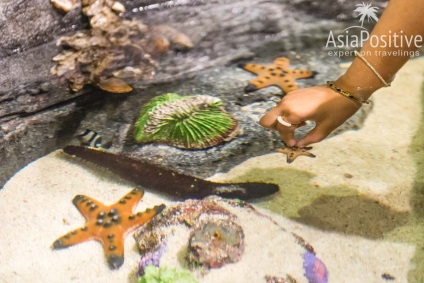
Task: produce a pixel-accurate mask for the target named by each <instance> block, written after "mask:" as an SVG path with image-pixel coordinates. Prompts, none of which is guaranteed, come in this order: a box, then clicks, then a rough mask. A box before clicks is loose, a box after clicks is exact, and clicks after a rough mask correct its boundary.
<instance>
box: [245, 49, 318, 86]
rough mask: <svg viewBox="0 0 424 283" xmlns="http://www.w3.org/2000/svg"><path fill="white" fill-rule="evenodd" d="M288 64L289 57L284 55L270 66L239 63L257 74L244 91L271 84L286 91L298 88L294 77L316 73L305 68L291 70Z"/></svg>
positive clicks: (298, 77)
mask: <svg viewBox="0 0 424 283" xmlns="http://www.w3.org/2000/svg"><path fill="white" fill-rule="evenodd" d="M289 64H290V61H289V59H287V58H284V57H281V58H277V59H275V60H274V64H273V65H271V66H262V65H256V64H240V65H239V67H240V68H243V69H244V70H246V71H249V72H251V73H253V74H255V75H258V77H257V78H255V79H253V80H251V81H250V82H249V85H248V86H247V87H246V88H245V89H244V91H245V92H246V93H249V92H253V91H255V90H258V89H261V88H264V87H267V86H272V85H273V86H277V87H279V88H281V89H282V90H284V92H285V93H288V92H290V91H293V90H296V89H298V88H299V87H298V86H297V84H296V79H304V78H311V77H313V76H315V75H316V74H317V73H316V72H313V71H309V70H307V69H302V70H292V69H290V68H289Z"/></svg>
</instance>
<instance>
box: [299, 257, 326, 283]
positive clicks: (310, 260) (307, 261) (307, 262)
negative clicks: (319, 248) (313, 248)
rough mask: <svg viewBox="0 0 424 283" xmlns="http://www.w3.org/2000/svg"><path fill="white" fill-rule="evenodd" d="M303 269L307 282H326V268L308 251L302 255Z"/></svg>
mask: <svg viewBox="0 0 424 283" xmlns="http://www.w3.org/2000/svg"><path fill="white" fill-rule="evenodd" d="M303 269H304V270H305V276H306V278H308V281H309V282H313V283H327V282H328V271H327V267H326V266H325V264H324V263H323V262H322V261H321V260H320V259H319V258H318V257H317V256H316V255H315V254H314V253H312V252H309V251H308V252H306V253H305V254H304V255H303Z"/></svg>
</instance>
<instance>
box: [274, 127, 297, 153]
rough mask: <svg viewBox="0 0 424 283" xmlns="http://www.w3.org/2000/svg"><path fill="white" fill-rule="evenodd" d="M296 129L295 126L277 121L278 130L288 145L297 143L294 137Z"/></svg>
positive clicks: (291, 145)
mask: <svg viewBox="0 0 424 283" xmlns="http://www.w3.org/2000/svg"><path fill="white" fill-rule="evenodd" d="M295 129H296V127H295V126H291V127H287V126H283V125H281V124H280V123H277V131H278V133H279V134H280V137H281V139H282V140H283V141H284V143H285V144H286V146H288V147H293V146H294V145H295V144H296V140H295V139H294V130H295Z"/></svg>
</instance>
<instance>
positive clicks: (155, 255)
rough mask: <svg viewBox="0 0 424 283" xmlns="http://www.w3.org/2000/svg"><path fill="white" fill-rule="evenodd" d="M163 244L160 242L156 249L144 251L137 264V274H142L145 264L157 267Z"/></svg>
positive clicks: (163, 247)
mask: <svg viewBox="0 0 424 283" xmlns="http://www.w3.org/2000/svg"><path fill="white" fill-rule="evenodd" d="M164 249H165V244H162V245H161V246H160V247H159V248H158V249H157V250H155V251H152V252H148V253H145V254H144V255H143V256H142V257H141V259H140V262H139V264H138V275H139V276H143V275H144V274H145V269H146V267H147V266H156V267H159V263H160V258H161V257H162V255H163V252H164Z"/></svg>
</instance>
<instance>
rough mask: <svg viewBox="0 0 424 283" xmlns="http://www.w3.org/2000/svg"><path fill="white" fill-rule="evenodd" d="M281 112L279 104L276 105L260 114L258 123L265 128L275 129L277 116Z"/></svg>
mask: <svg viewBox="0 0 424 283" xmlns="http://www.w3.org/2000/svg"><path fill="white" fill-rule="evenodd" d="M282 114H283V111H282V109H280V108H279V106H276V107H274V108H272V109H271V110H270V111H268V112H267V113H266V114H265V115H264V116H262V118H261V119H260V120H259V125H261V126H262V127H264V128H267V129H271V130H276V129H277V125H278V121H277V117H278V116H281V115H282Z"/></svg>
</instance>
